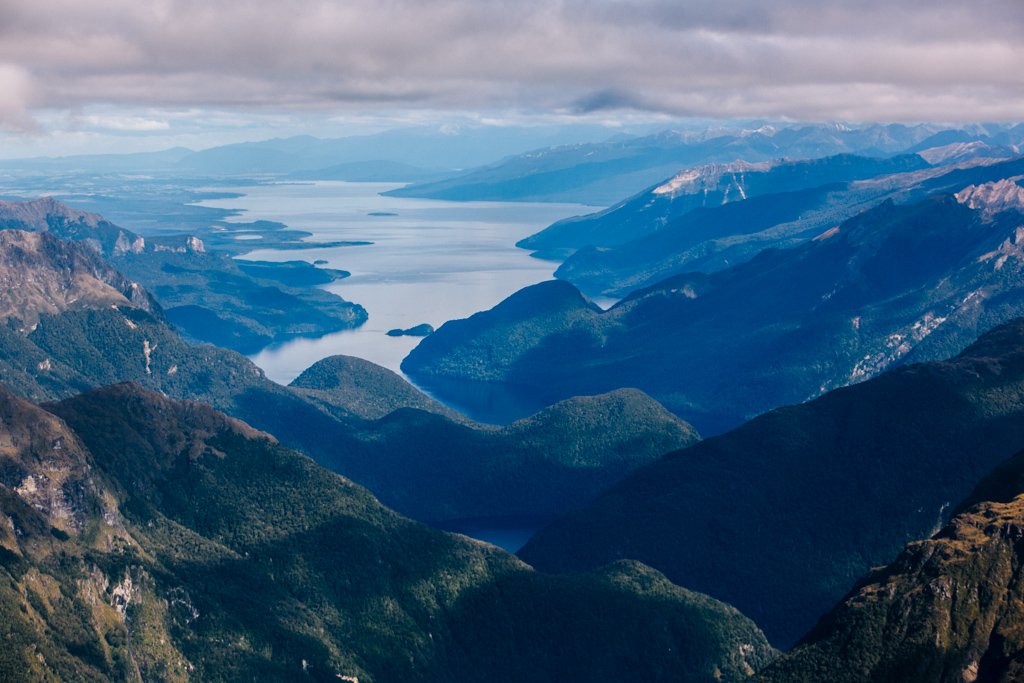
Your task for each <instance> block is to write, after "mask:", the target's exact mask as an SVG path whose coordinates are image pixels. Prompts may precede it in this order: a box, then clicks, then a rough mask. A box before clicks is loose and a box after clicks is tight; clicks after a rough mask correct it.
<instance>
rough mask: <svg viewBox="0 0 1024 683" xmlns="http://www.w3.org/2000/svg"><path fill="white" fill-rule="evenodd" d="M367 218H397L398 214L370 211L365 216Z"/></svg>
mask: <svg viewBox="0 0 1024 683" xmlns="http://www.w3.org/2000/svg"><path fill="white" fill-rule="evenodd" d="M366 215H367V216H397V215H398V214H397V213H395V212H394V211H371V212H370V213H368V214H366Z"/></svg>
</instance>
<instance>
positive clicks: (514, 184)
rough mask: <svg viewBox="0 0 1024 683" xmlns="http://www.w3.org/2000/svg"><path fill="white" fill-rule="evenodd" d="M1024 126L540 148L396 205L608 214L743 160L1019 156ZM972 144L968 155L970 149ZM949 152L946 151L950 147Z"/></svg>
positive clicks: (781, 133)
mask: <svg viewBox="0 0 1024 683" xmlns="http://www.w3.org/2000/svg"><path fill="white" fill-rule="evenodd" d="M1022 142H1024V127H1021V126H998V125H994V126H990V127H977V128H963V129H943V128H942V127H939V126H934V125H930V124H929V125H916V126H905V125H899V124H893V125H879V124H872V125H864V126H845V125H841V124H820V125H790V126H773V125H764V126H760V127H757V128H754V129H735V128H734V129H708V130H704V131H700V132H681V131H672V130H667V131H661V132H658V133H655V134H653V135H648V136H641V137H636V138H631V139H626V140H611V141H608V142H592V143H587V144H576V145H562V146H558V147H552V148H548V149H537V150H534V151H531V152H527V153H525V154H520V155H517V156H513V157H510V158H508V159H504V160H502V161H500V162H497V163H492V164H490V165H487V166H483V167H481V168H478V169H472V170H470V171H468V172H467V173H465V174H462V175H454V176H453V177H451V178H446V179H443V180H438V181H434V182H425V183H414V184H412V185H409V186H407V187H404V188H400V189H397V190H393V191H391V192H389V194H391V195H393V196H397V197H427V198H431V199H447V200H457V201H465V200H477V201H480V200H487V201H562V202H577V203H583V204H593V205H596V206H609V205H612V204H616V203H618V202H619V201H620V200H621V199H622V198H623V197H626V196H629V195H632V194H635V193H637V192H640V191H642V190H643V189H644V188H650V187H651V186H652V185H654V184H659V185H660V184H662V183H663V182H664V179H665V178H667V177H671V176H675V175H676V174H677V173H678V172H679V171H680V169H686V168H688V167H693V166H699V165H703V164H709V163H720V164H729V163H733V162H736V161H737V160H742V161H743V162H748V163H756V162H768V161H777V160H779V159H780V158H788V159H807V158H816V157H823V156H830V155H838V154H857V155H861V156H871V157H888V156H892V155H896V154H900V153H910V154H914V153H916V152H918V151H924V150H933V149H936V148H941V149H942V150H943V151H942V152H935V153H934V154H932V155H930V156H931V157H932V158H933V159H935V160H936V161H939V160H940V159H943V158H944V159H945V160H952V159H953V158H955V157H956V156H957V155H967V156H977V155H981V156H996V157H998V156H1011V155H1016V154H1019V153H1020V151H1019V150H1020V147H1019V146H1020V145H1021V143H1022ZM971 144H973V145H975V147H974V148H973V149H969V148H967V147H966V145H971ZM951 145H953V146H955V149H950V146H951Z"/></svg>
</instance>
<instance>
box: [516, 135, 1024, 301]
mask: <svg viewBox="0 0 1024 683" xmlns="http://www.w3.org/2000/svg"><path fill="white" fill-rule="evenodd" d="M728 168H730V167H729V166H715V165H712V166H706V167H700V168H696V169H690V170H687V171H685V172H683V173H681V174H679V175H677V176H675V177H673V178H670V179H668V180H667V181H665V182H664V183H662V184H660V185H658V186H657V187H655V188H653V189H651V190H649V191H646V192H643V193H641V194H639V195H637V196H636V197H633V198H631V199H629V200H626V201H625V202H622V203H620V204H619V205H617V206H614V207H612V208H610V209H608V210H607V211H604V212H600V213H597V214H593V215H591V216H582V217H577V218H572V219H569V220H567V221H561V222H559V223H556V224H554V225H552V226H550V227H549V228H547V229H545V230H543V231H541V232H540V233H537V234H536V235H533V236H532V237H529V238H527V239H525V240H522V241H520V242H519V246H521V247H524V248H527V249H534V250H539V251H540V252H541V254H546V253H553V254H562V255H563V257H564V256H565V255H568V258H567V259H566V260H565V262H564V263H563V264H562V265H561V266H560V267H559V268H558V270H557V271H556V273H555V275H556V277H559V278H561V279H564V280H568V281H570V282H572V283H573V284H575V285H576V286H577V287H579V288H580V289H582V290H583V291H584V292H586V293H587V294H590V295H593V296H613V297H616V298H620V297H622V296H625V295H626V294H628V293H630V292H632V291H635V290H637V289H640V288H643V287H646V286H650V285H652V284H654V283H656V282H658V281H659V280H662V279H665V278H667V277H669V276H671V275H675V274H678V273H684V272H692V271H703V272H709V271H715V270H721V269H723V268H727V267H729V266H733V265H736V264H739V263H742V262H743V261H746V260H748V259H750V258H751V257H753V256H754V255H755V254H757V253H758V252H760V251H761V250H763V249H766V248H778V247H791V246H795V245H797V244H799V243H801V242H803V241H806V240H808V239H811V238H813V237H815V236H816V235H818V234H820V233H822V232H824V231H825V230H827V229H829V228H832V227H835V226H836V225H838V224H839V223H841V222H842V221H844V220H846V219H848V218H851V217H853V216H855V215H857V214H858V213H860V212H861V211H864V210H866V209H869V208H871V207H873V206H875V205H877V204H879V203H881V202H882V201H884V200H886V199H893V200H897V201H900V202H901V203H902V202H906V201H910V200H912V199H913V198H920V197H921V196H924V195H925V194H931V193H936V192H940V191H945V192H957V191H959V190H960V189H962V188H963V187H965V186H966V185H967V183H966V182H965V180H964V176H965V174H970V175H971V176H972V179H971V182H972V183H976V184H982V183H986V182H993V181H997V180H1002V179H1005V178H1011V177H1015V176H1017V175H1019V174H1020V173H1021V172H1022V171H1024V162H1022V161H1021V160H1020V158H1019V157H1014V158H1012V159H1009V160H1005V161H1004V160H995V159H989V158H980V159H979V158H975V159H970V160H966V161H961V162H958V163H957V164H952V165H942V166H930V165H928V164H926V162H925V161H924V159H923V158H922V157H920V156H919V155H916V154H914V155H904V156H898V157H892V158H889V159H873V158H866V157H857V156H851V155H843V156H838V157H827V158H824V159H816V160H810V161H795V162H786V163H781V164H762V165H756V166H751V165H749V164H742V165H741V166H740V167H738V168H743V169H745V170H742V171H728V170H726V169H728Z"/></svg>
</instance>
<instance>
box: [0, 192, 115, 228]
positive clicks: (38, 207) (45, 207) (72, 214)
mask: <svg viewBox="0 0 1024 683" xmlns="http://www.w3.org/2000/svg"><path fill="white" fill-rule="evenodd" d="M0 217H2V218H0V220H2V219H6V220H9V221H11V220H13V221H20V222H22V223H24V227H26V228H29V229H32V230H47V229H49V222H48V220H47V219H48V218H49V217H60V218H63V219H65V220H68V221H71V222H74V223H83V224H85V225H88V226H89V227H96V226H97V225H99V224H100V223H103V222H105V221H104V218H103V216H100V215H98V214H95V213H89V212H87V211H81V210H79V209H74V208H72V207H70V206H68V205H67V204H64V203H63V202H61V201H58V200H57V199H54V198H53V197H49V196H47V197H40V198H38V199H27V200H24V201H13V202H12V201H2V200H0Z"/></svg>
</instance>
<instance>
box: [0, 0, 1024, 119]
mask: <svg viewBox="0 0 1024 683" xmlns="http://www.w3.org/2000/svg"><path fill="white" fill-rule="evenodd" d="M3 14H4V17H3V22H0V64H4V63H6V64H7V65H8V66H6V67H5V66H0V124H2V125H6V126H7V127H25V125H26V122H27V121H29V119H28V118H27V114H26V112H27V111H28V110H29V108H30V107H45V108H47V109H50V110H53V109H62V108H66V109H71V108H76V107H79V108H80V107H89V106H94V105H116V106H126V107H164V108H172V107H181V108H190V107H195V108H203V109H208V108H227V109H230V108H239V107H244V108H249V107H262V108H290V109H293V110H302V109H307V108H318V109H324V110H348V111H353V112H355V111H361V110H366V109H368V108H372V107H387V108H396V107H408V108H436V109H474V108H476V109H489V110H500V109H501V108H505V107H507V108H517V109H524V108H533V109H536V110H542V111H549V112H559V111H561V112H574V111H589V112H593V111H602V110H616V109H623V108H635V109H640V110H645V111H652V112H664V113H667V114H683V115H698V116H713V117H727V116H765V117H791V118H796V119H801V118H802V119H808V118H833V119H851V120H896V119H904V120H906V119H912V120H913V119H918V120H920V119H930V118H940V119H944V120H980V119H982V118H1000V119H1024V101H1022V100H1024V69H1022V68H1021V65H1024V41H1021V40H1020V36H1021V35H1024V3H1022V2H1020V1H1019V0H975V2H971V3H964V2H962V1H961V0H957V1H956V2H954V1H952V0H906V1H904V2H899V3H893V2H891V0H886V1H884V2H883V1H882V0H817V1H813V2H812V1H811V0H778V2H774V3H764V2H763V1H762V0H735V1H733V2H721V0H688V1H687V2H685V3H683V2H678V0H629V1H626V0H557V1H552V0H517V2H507V1H505V0H435V1H433V2H421V1H419V0H346V1H345V2H337V1H335V0H237V1H235V2H231V3H221V2H206V1H203V0H153V1H151V2H138V1H137V0H96V1H94V2H81V1H80V0H48V1H47V2H45V3H41V2H38V0H5V2H4V10H3ZM13 65H16V66H13ZM107 123H108V124H111V123H116V122H109V121H108V122H107ZM158 123H160V122H159V121H152V122H148V121H122V122H121V124H126V127H122V128H120V129H121V130H156V129H154V128H145V126H147V125H152V124H158ZM95 125H97V126H98V127H102V126H101V124H99V123H97V124H95ZM133 125H135V126H142V127H141V128H140V127H136V128H132V127H131V126H133ZM108 127H111V128H114V127H116V126H112V125H111V126H108Z"/></svg>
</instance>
